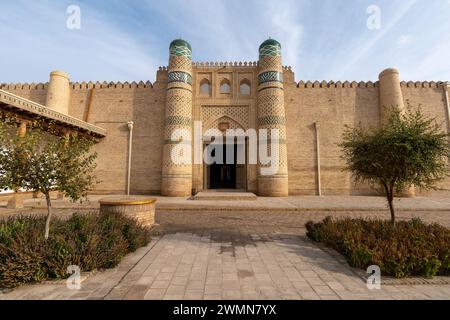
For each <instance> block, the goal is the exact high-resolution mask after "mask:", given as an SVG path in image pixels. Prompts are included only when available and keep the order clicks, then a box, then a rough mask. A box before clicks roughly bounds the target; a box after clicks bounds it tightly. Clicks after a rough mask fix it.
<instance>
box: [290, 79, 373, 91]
mask: <svg viewBox="0 0 450 320" xmlns="http://www.w3.org/2000/svg"><path fill="white" fill-rule="evenodd" d="M378 85H379V83H378V81H377V82H372V81H368V82H364V81H360V82H356V81H352V82H350V81H344V82H342V81H337V82H335V81H314V82H313V81H306V82H305V81H303V80H302V81H300V82H299V83H298V84H297V88H300V89H326V88H377V87H378Z"/></svg>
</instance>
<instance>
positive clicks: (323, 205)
mask: <svg viewBox="0 0 450 320" xmlns="http://www.w3.org/2000/svg"><path fill="white" fill-rule="evenodd" d="M213 194H217V192H214V193H213ZM249 195H251V194H249ZM103 197H104V195H90V196H89V198H88V201H85V202H84V203H81V204H78V203H77V204H73V203H71V202H70V201H68V200H65V201H61V200H54V201H53V207H54V208H55V209H70V210H72V209H76V210H89V209H98V208H99V204H98V200H99V199H101V198H103ZM154 198H156V199H157V205H156V207H157V209H159V210H166V211H167V210H171V211H175V210H181V211H192V210H197V211H212V210H217V211H233V210H238V211H242V210H246V211H257V212H262V211H273V210H277V211H294V212H296V211H316V210H320V211H331V212H335V211H387V210H388V208H387V203H386V200H385V198H383V197H375V196H374V197H366V196H324V197H316V196H290V197H287V198H265V197H257V199H256V200H254V201H245V200H242V201H237V200H236V201H223V200H218V199H215V200H214V201H208V200H191V198H168V197H160V196H155V197H154ZM250 198H253V197H250ZM394 203H395V206H396V208H397V209H398V210H399V211H450V197H445V196H434V197H416V198H397V199H395V200H394ZM25 205H26V208H25V211H27V212H29V211H31V210H32V209H34V210H36V209H45V206H46V203H45V200H44V199H27V200H25ZM23 211H24V209H22V210H8V209H6V202H5V201H3V202H1V200H0V215H5V214H12V213H17V212H23Z"/></svg>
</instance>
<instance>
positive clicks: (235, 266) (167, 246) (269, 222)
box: [0, 212, 450, 300]
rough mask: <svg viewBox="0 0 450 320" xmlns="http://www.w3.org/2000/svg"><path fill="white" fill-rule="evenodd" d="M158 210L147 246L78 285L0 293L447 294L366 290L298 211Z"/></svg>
mask: <svg viewBox="0 0 450 320" xmlns="http://www.w3.org/2000/svg"><path fill="white" fill-rule="evenodd" d="M162 214H163V215H164V217H165V218H164V219H162V220H161V224H160V225H159V226H158V227H155V228H154V229H153V230H152V234H153V237H154V240H153V241H152V243H151V244H150V245H149V246H148V247H146V248H141V249H139V250H138V252H136V253H135V254H132V255H130V256H128V257H126V258H125V260H124V261H123V262H122V263H121V264H120V265H119V266H118V267H117V268H115V269H112V270H108V271H105V272H101V273H97V274H95V275H93V276H92V277H90V278H88V279H87V280H86V281H85V283H83V286H82V289H81V290H80V291H73V290H68V289H67V288H66V287H65V286H62V285H34V286H25V287H22V288H19V289H17V290H14V291H12V292H10V293H7V294H2V295H0V299H110V300H115V299H125V300H128V299H132V300H134V299H152V300H153V299H165V300H179V299H182V300H198V299H205V300H219V299H220V300H228V299H248V300H264V299H277V300H282V299H289V300H292V299H302V300H305V299H306V300H310V299H323V300H331V299H349V300H353V299H358V300H359V299H369V300H374V299H395V300H398V299H402V300H403V299H450V285H439V286H438V285H427V286H424V285H417V286H416V285H414V286H411V285H410V286H402V285H389V286H382V289H381V290H369V289H367V287H366V284H365V283H364V281H363V280H362V279H361V277H360V276H359V275H357V274H356V273H355V272H354V271H353V270H352V268H350V267H349V266H348V265H347V264H346V263H345V262H342V259H336V258H335V257H333V256H332V255H331V254H329V253H328V252H327V251H326V250H322V249H321V248H320V247H319V246H317V245H316V244H315V243H313V242H311V241H310V240H309V239H307V238H306V237H305V230H304V227H303V225H302V223H303V222H304V221H305V218H306V217H303V218H301V219H300V218H299V215H298V214H293V213H286V212H282V213H274V214H271V215H269V214H260V215H255V213H254V212H251V213H245V212H240V213H238V212H233V213H222V214H220V215H217V213H208V214H206V213H201V214H198V216H197V217H196V218H195V219H194V218H193V215H192V214H186V213H182V212H164V213H162ZM315 214H316V215H317V217H316V218H317V219H319V218H323V217H324V213H317V212H316V213H315ZM351 214H353V215H354V214H355V213H354V212H353V213H351ZM360 214H361V215H362V213H360ZM378 214H379V213H378ZM261 217H263V218H261ZM447 217H448V215H447ZM307 218H309V216H308V217H307ZM403 218H405V217H404V216H403ZM447 220H449V219H448V218H447ZM199 221H201V222H202V223H201V226H198V223H199ZM275 221H276V222H275ZM273 222H275V223H273ZM195 224H197V228H195Z"/></svg>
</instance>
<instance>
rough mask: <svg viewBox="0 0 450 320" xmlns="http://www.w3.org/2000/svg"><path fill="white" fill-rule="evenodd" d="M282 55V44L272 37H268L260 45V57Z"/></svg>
mask: <svg viewBox="0 0 450 320" xmlns="http://www.w3.org/2000/svg"><path fill="white" fill-rule="evenodd" d="M267 56H272V57H277V56H281V44H280V43H279V42H278V41H277V40H275V39H272V38H269V39H267V40H266V41H264V42H263V43H262V44H261V45H260V46H259V57H260V58H263V57H267Z"/></svg>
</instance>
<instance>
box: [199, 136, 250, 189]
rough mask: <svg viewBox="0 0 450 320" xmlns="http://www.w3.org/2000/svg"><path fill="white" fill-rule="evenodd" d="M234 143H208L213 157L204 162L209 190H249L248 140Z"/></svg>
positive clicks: (205, 184)
mask: <svg viewBox="0 0 450 320" xmlns="http://www.w3.org/2000/svg"><path fill="white" fill-rule="evenodd" d="M237 140H238V141H235V143H234V144H216V145H215V146H213V145H212V144H206V145H205V150H211V152H210V153H209V154H210V155H211V157H210V158H209V159H207V160H206V161H205V164H204V172H205V177H204V178H205V179H204V186H205V187H206V188H205V189H207V190H240V191H246V190H247V183H246V182H247V148H246V145H247V140H244V142H242V141H239V139H237Z"/></svg>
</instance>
